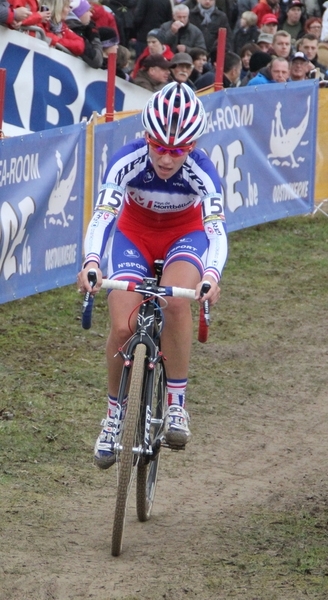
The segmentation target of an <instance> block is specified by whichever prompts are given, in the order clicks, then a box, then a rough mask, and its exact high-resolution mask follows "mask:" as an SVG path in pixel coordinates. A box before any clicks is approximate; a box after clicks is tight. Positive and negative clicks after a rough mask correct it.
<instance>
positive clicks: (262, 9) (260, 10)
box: [252, 0, 280, 27]
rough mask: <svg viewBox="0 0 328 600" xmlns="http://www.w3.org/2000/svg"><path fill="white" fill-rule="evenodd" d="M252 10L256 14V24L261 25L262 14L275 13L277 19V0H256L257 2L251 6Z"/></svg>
mask: <svg viewBox="0 0 328 600" xmlns="http://www.w3.org/2000/svg"><path fill="white" fill-rule="evenodd" d="M252 11H253V12H255V14H256V15H257V26H258V27H262V19H263V17H264V15H269V14H270V15H275V16H276V17H277V19H279V16H280V4H279V0H260V2H258V4H256V5H255V6H254V7H253V8H252Z"/></svg>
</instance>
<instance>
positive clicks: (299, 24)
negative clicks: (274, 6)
mask: <svg viewBox="0 0 328 600" xmlns="http://www.w3.org/2000/svg"><path fill="white" fill-rule="evenodd" d="M304 23H305V13H304V4H303V2H301V1H300V0H290V2H289V3H288V5H287V11H286V15H285V17H284V16H282V17H281V18H280V19H279V28H280V29H281V30H282V31H287V33H289V34H290V36H291V38H292V40H294V41H292V45H293V44H294V43H295V40H298V39H299V38H300V37H302V35H304V33H305V31H304Z"/></svg>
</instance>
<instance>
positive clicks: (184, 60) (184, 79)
mask: <svg viewBox="0 0 328 600" xmlns="http://www.w3.org/2000/svg"><path fill="white" fill-rule="evenodd" d="M170 68H171V76H172V80H173V81H176V82H177V83H186V84H187V85H189V87H191V89H192V90H195V89H196V88H195V85H194V84H193V82H192V81H191V79H190V75H191V72H192V70H193V68H194V64H193V62H192V58H191V56H190V54H187V52H177V54H175V55H174V57H173V58H172V60H171V61H170Z"/></svg>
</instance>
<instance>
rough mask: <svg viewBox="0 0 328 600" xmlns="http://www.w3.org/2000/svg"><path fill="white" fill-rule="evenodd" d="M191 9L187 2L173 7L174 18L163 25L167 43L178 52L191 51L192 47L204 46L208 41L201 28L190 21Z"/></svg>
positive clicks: (162, 28)
mask: <svg viewBox="0 0 328 600" xmlns="http://www.w3.org/2000/svg"><path fill="white" fill-rule="evenodd" d="M189 17H190V11H189V8H188V6H186V5H185V4H177V5H176V6H174V7H173V19H171V20H170V21H166V22H165V23H163V24H162V25H161V30H162V31H163V32H164V35H165V39H166V43H167V44H168V45H169V46H170V48H171V50H172V51H173V52H174V53H176V52H190V50H191V48H204V50H205V51H206V43H205V39H204V36H203V34H202V32H201V31H200V29H199V28H198V27H196V26H195V25H193V24H192V23H190V20H189Z"/></svg>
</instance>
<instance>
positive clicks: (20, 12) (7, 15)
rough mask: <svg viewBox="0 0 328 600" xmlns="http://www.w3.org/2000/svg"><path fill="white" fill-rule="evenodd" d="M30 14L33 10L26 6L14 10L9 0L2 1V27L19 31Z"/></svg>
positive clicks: (0, 7)
mask: <svg viewBox="0 0 328 600" xmlns="http://www.w3.org/2000/svg"><path fill="white" fill-rule="evenodd" d="M30 14H31V10H30V9H29V8H27V7H26V6H19V7H17V8H13V7H12V6H10V5H9V2H7V0H0V24H2V25H9V26H10V27H11V28H12V29H17V28H18V27H19V26H20V25H21V22H22V21H24V19H26V18H27V17H28V16H29V15H30Z"/></svg>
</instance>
